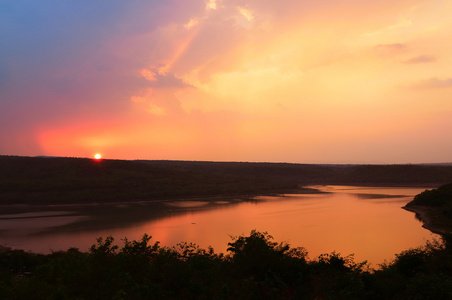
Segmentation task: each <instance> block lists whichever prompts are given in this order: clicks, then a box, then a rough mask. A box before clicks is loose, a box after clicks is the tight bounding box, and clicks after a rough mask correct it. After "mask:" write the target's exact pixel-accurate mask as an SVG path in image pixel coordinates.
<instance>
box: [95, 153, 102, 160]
mask: <svg viewBox="0 0 452 300" xmlns="http://www.w3.org/2000/svg"><path fill="white" fill-rule="evenodd" d="M101 158H102V155H100V153H96V154H95V155H94V159H97V160H99V159H101Z"/></svg>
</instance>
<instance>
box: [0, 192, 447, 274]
mask: <svg viewBox="0 0 452 300" xmlns="http://www.w3.org/2000/svg"><path fill="white" fill-rule="evenodd" d="M313 188H316V189H319V190H320V191H322V192H324V193H317V194H290V195H282V196H272V197H271V196H261V197H255V198H253V199H248V200H240V199H232V198H231V199H212V200H209V201H206V200H204V201H202V200H199V201H197V200H190V201H187V200H185V201H165V202H152V203H149V202H140V203H133V204H125V203H122V204H114V205H113V204H108V205H107V204H105V205H100V204H98V205H89V206H70V205H67V206H47V207H45V209H44V208H42V209H39V210H37V209H36V208H33V209H32V208H30V207H28V208H27V207H21V208H14V209H13V210H11V209H10V208H9V209H8V210H5V209H2V211H4V212H5V211H7V212H8V213H0V243H1V245H4V246H9V247H12V248H18V249H25V250H31V251H35V252H42V253H49V252H51V251H52V250H53V251H56V250H67V249H68V248H70V247H77V248H79V249H80V250H81V251H86V250H88V248H89V247H90V246H91V245H92V244H94V243H95V242H96V238H97V237H106V236H109V235H111V236H113V237H114V238H115V240H116V241H117V242H118V244H119V245H122V242H121V239H123V238H124V237H127V238H128V239H129V240H132V239H140V238H141V236H142V235H143V234H144V233H147V234H149V235H151V236H152V237H153V238H152V240H151V241H160V242H161V245H162V246H174V245H176V244H177V243H180V242H193V243H196V244H198V245H199V246H200V247H202V248H207V247H208V246H209V245H210V246H212V247H213V248H214V249H215V252H223V253H226V249H227V244H228V242H230V241H231V236H238V235H242V234H244V235H248V234H249V233H250V231H251V230H253V229H256V230H259V231H267V232H268V233H269V234H271V235H272V236H273V237H274V238H275V241H278V242H280V241H285V242H288V243H289V244H290V245H291V246H293V247H299V246H300V247H304V248H306V250H307V251H308V253H309V257H310V258H311V259H312V258H316V257H317V256H318V255H320V254H322V253H331V252H332V251H336V252H338V253H341V254H342V255H348V254H352V253H353V254H354V256H355V261H357V262H360V261H364V260H367V261H369V262H370V263H371V266H372V267H377V264H379V263H382V262H384V261H385V260H387V261H390V260H392V259H393V258H394V257H395V256H394V255H395V254H396V253H400V252H401V251H403V250H406V249H409V248H413V247H418V246H420V245H424V244H425V242H426V241H427V240H433V239H439V236H438V235H436V234H432V233H431V232H430V231H428V230H426V229H424V228H423V227H422V223H421V222H420V221H419V220H417V219H416V217H415V214H414V213H412V212H408V211H406V210H404V209H402V208H401V207H402V206H404V205H405V204H406V203H407V202H409V201H411V200H412V199H413V197H414V195H416V194H418V193H420V192H422V191H423V190H424V188H400V187H397V188H394V187H353V186H314V187H313Z"/></svg>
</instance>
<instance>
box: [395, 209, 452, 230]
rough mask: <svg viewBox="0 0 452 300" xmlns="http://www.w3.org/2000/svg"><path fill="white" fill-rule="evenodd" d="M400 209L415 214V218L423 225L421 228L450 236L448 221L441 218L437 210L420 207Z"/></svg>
mask: <svg viewBox="0 0 452 300" xmlns="http://www.w3.org/2000/svg"><path fill="white" fill-rule="evenodd" d="M402 208H403V209H405V210H407V211H410V212H413V213H415V214H416V218H418V219H419V220H420V221H421V222H422V223H423V225H422V227H424V228H425V229H428V230H430V231H431V232H433V233H436V234H440V235H444V234H452V226H451V224H450V223H451V222H450V220H448V219H446V218H443V217H442V216H441V213H440V212H438V211H437V209H435V208H432V207H427V206H420V205H412V206H409V207H407V206H404V207H402Z"/></svg>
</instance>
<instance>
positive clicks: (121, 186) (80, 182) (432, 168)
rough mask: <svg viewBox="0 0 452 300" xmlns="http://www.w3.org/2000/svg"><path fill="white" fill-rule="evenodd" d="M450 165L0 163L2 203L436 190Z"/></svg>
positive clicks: (451, 172) (449, 176) (6, 159)
mask: <svg viewBox="0 0 452 300" xmlns="http://www.w3.org/2000/svg"><path fill="white" fill-rule="evenodd" d="M449 182H452V166H449V165H312V164H289V163H247V162H199V161H156V160H150V161H148V160H135V161H130V160H108V159H104V160H100V161H96V160H93V159H87V158H62V157H21V156H0V204H12V203H16V204H17V203H24V204H49V203H90V202H114V201H132V200H160V199H174V198H193V197H212V196H233V195H236V196H238V195H259V194H269V193H284V192H289V191H294V190H296V189H299V188H300V186H305V185H312V184H355V185H387V186H402V185H403V186H407V185H408V186H410V185H417V186H432V185H433V186H439V185H441V184H444V183H449Z"/></svg>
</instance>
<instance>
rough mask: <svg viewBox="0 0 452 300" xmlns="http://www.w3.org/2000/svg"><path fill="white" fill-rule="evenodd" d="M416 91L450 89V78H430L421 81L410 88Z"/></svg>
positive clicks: (451, 84)
mask: <svg viewBox="0 0 452 300" xmlns="http://www.w3.org/2000/svg"><path fill="white" fill-rule="evenodd" d="M411 87H412V88H413V89H416V90H430V89H443V88H451V87H452V78H445V79H439V78H436V77H432V78H429V79H425V80H421V81H419V82H417V83H415V84H413V85H412V86H411Z"/></svg>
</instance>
